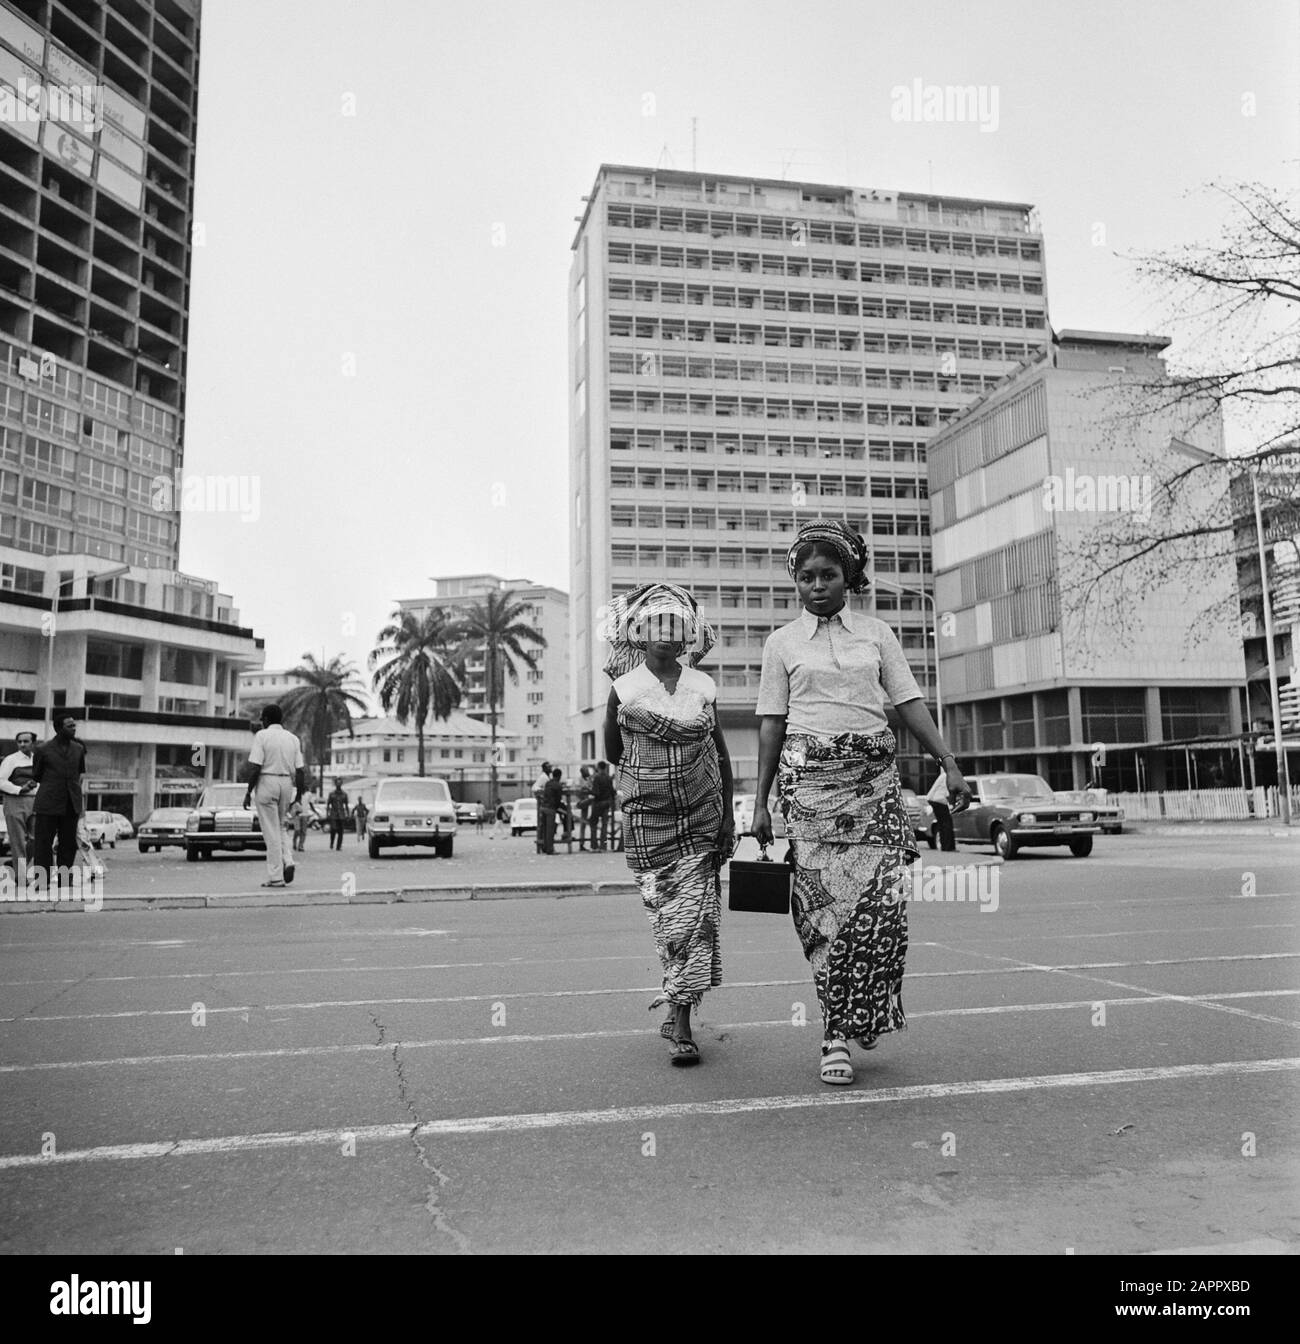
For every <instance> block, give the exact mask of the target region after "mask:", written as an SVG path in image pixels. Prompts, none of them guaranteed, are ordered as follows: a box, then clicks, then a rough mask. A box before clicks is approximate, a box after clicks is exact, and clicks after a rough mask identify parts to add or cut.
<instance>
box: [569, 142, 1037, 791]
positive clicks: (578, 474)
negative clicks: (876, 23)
mask: <svg viewBox="0 0 1300 1344" xmlns="http://www.w3.org/2000/svg"><path fill="white" fill-rule="evenodd" d="M585 200H586V206H585V209H584V212H583V214H582V216H581V219H580V221H579V228H578V232H577V236H576V238H575V240H574V243H573V263H572V269H571V283H570V311H569V331H570V342H569V345H570V361H569V374H570V387H569V391H570V395H571V398H572V403H571V405H572V410H571V416H570V424H571V433H570V476H571V482H572V487H571V488H572V499H571V510H570V538H571V542H570V553H571V556H572V576H573V577H572V585H571V588H572V593H571V600H572V633H571V648H572V664H573V677H572V681H573V687H574V702H573V712H574V715H575V729H576V731H577V732H578V734H579V749H580V751H581V753H582V755H583V757H584V759H590V758H592V757H597V756H599V755H601V754H602V752H603V744H602V742H601V737H600V725H601V721H602V718H603V712H604V705H605V701H606V698H607V696H608V689H609V685H608V682H607V681H606V680H605V678H604V677H603V676H602V674H601V671H600V665H601V662H602V661H603V658H602V653H603V645H602V643H601V641H600V633H601V631H600V622H601V608H602V605H603V604H605V603H606V602H608V600H609V597H610V595H611V594H612V593H615V592H620V591H626V590H628V589H630V588H632V587H634V586H635V585H636V584H637V583H641V582H645V581H647V580H649V579H661V578H662V579H668V580H675V581H678V582H681V583H682V584H683V585H685V586H687V587H689V588H690V590H691V591H692V592H693V593H694V594H695V596H696V597H697V598H698V599H699V601H700V603H701V605H702V607H703V609H704V611H705V613H706V614H707V615H708V616H709V618H710V619H711V620H712V621H713V622H714V623H715V625H716V627H717V630H718V635H719V639H718V644H717V647H716V649H715V651H714V653H713V654H712V655H711V657H710V660H709V662H708V664H707V670H708V671H709V672H710V673H711V674H712V675H713V677H714V678H715V680H716V681H717V682H718V683H719V707H720V719H721V722H722V724H723V726H724V728H726V729H727V732H728V740H729V743H730V745H731V748H732V752H733V756H734V763H735V766H736V773H737V778H738V784H739V787H742V788H743V787H746V786H748V787H751V788H752V786H753V781H754V778H755V774H756V762H757V726H756V720H755V719H754V717H753V711H754V705H755V701H756V697H757V689H758V679H759V669H760V664H761V658H762V647H763V641H764V639H765V638H766V637H767V635H768V634H769V633H771V631H772V630H773V629H775V628H776V627H777V626H779V625H783V624H785V623H786V622H788V621H789V620H791V619H792V618H793V616H794V615H795V612H796V609H797V608H796V605H795V601H794V594H793V587H792V585H791V583H790V581H789V578H788V577H787V575H786V570H785V556H786V551H787V549H788V547H789V544H790V542H791V540H792V537H793V533H794V531H795V529H796V528H797V526H798V524H799V523H800V522H801V521H804V520H807V519H810V518H815V517H818V516H821V515H831V516H838V517H841V518H846V517H847V518H848V519H849V520H850V521H852V522H853V523H854V524H855V525H856V526H857V527H858V528H859V529H860V530H861V531H862V533H863V534H864V536H866V537H867V539H868V541H869V542H870V544H871V546H872V550H873V561H872V570H873V573H874V575H875V576H876V577H877V578H878V580H879V581H880V582H879V585H878V587H877V588H876V590H875V591H874V593H873V597H874V610H875V612H876V614H878V615H879V616H881V618H882V619H884V620H886V621H887V622H888V623H889V624H890V625H892V626H893V627H894V629H895V630H896V632H897V633H898V634H899V637H900V639H901V641H902V644H903V647H904V648H905V650H906V651H907V653H908V656H909V660H910V662H911V663H912V665H913V667H914V670H915V672H916V675H917V678H918V681H920V683H921V684H922V686H923V688H926V689H927V690H929V689H931V688H932V687H933V651H932V647H931V645H932V641H931V640H930V638H929V628H930V620H929V616H928V610H927V604H928V590H929V583H928V579H927V577H926V575H927V573H928V571H929V535H928V534H929V506H928V501H927V498H926V472H925V444H926V440H927V439H928V438H929V436H930V435H931V434H932V433H934V431H935V430H936V428H938V427H939V426H940V425H942V424H944V423H945V422H946V421H947V420H948V419H950V418H951V417H952V416H954V415H956V414H957V413H958V412H959V411H960V409H961V408H962V406H964V405H965V404H966V403H967V402H969V401H970V400H971V399H972V397H974V396H976V395H978V394H980V393H981V392H983V391H984V390H985V389H986V388H989V387H991V386H993V385H994V384H996V383H997V382H998V380H999V379H1000V378H1001V377H1002V376H1003V375H1004V374H1005V373H1006V372H1007V371H1008V370H1010V369H1012V368H1014V367H1015V366H1016V365H1017V364H1018V363H1020V362H1021V361H1023V360H1025V359H1027V358H1029V357H1031V356H1032V355H1033V354H1034V353H1035V352H1036V351H1037V350H1038V349H1039V347H1040V346H1041V345H1042V344H1043V342H1044V341H1045V340H1046V337H1047V331H1048V327H1047V309H1046V297H1045V293H1044V289H1045V286H1044V266H1043V246H1042V239H1041V237H1040V235H1039V231H1038V227H1037V222H1036V219H1035V216H1034V212H1033V210H1032V209H1031V207H1030V206H1028V205H1024V204H1017V203H1011V202H999V201H981V200H959V199H954V198H949V197H940V196H929V195H921V194H915V193H906V192H891V191H870V190H854V189H851V188H848V187H842V186H825V185H821V184H816V183H809V182H787V181H773V180H768V179H761V178H749V177H737V176H728V175H718V174H708V173H687V172H676V171H672V172H664V171H651V170H649V169H645V168H631V167H619V166H611V165H608V164H607V165H603V166H602V167H601V169H600V171H599V172H598V173H597V176H596V181H595V184H594V186H593V187H592V190H591V193H590V195H589V196H587V197H586V198H585ZM855 600H856V599H855ZM930 698H931V700H932V699H933V697H932V695H931V696H930ZM901 746H902V748H903V752H904V755H906V752H907V750H908V749H909V744H908V743H907V742H904V743H902V744H901ZM900 764H903V765H904V773H905V775H906V774H907V773H908V768H907V766H906V763H905V761H902V760H901V761H900ZM917 764H918V765H919V762H918V763H917Z"/></svg>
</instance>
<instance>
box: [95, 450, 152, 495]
mask: <svg viewBox="0 0 1300 1344" xmlns="http://www.w3.org/2000/svg"><path fill="white" fill-rule="evenodd" d="M80 482H81V484H82V485H87V486H89V487H90V488H91V489H92V490H103V491H104V492H105V493H106V494H110V495H120V494H122V493H124V492H125V490H126V470H125V468H123V467H115V466H114V465H113V464H112V463H111V462H100V461H99V460H98V459H97V458H93V457H87V458H83V459H82V462H81V477H80ZM139 502H141V503H145V504H147V503H148V502H149V501H148V499H147V498H146V499H144V500H142V501H139Z"/></svg>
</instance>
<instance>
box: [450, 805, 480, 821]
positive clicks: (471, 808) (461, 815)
mask: <svg viewBox="0 0 1300 1344" xmlns="http://www.w3.org/2000/svg"><path fill="white" fill-rule="evenodd" d="M456 820H457V821H460V822H477V821H482V820H483V804H482V803H457V804H456Z"/></svg>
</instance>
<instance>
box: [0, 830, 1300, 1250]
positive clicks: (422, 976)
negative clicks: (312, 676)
mask: <svg viewBox="0 0 1300 1344" xmlns="http://www.w3.org/2000/svg"><path fill="white" fill-rule="evenodd" d="M482 843H483V844H484V845H487V844H488V843H489V842H487V841H483V842H482ZM513 843H514V845H515V846H516V850H517V852H518V854H519V860H518V862H517V863H514V864H511V863H510V862H508V861H504V860H500V859H492V858H484V859H483V860H482V863H483V864H489V863H492V864H496V863H505V864H506V866H507V868H511V867H513V870H514V871H515V872H516V873H518V874H520V876H518V878H517V879H516V880H528V878H527V874H528V873H537V872H541V871H548V872H549V871H551V869H550V865H564V866H570V865H571V866H573V867H576V866H577V864H578V863H579V862H584V863H591V864H608V865H609V869H610V871H609V873H608V876H610V877H613V876H619V875H622V874H623V873H624V872H625V869H623V867H622V859H621V856H617V857H616V858H610V857H605V858H601V857H600V856H593V857H591V858H589V859H588V858H587V857H586V856H583V857H582V858H581V859H580V858H579V857H578V856H574V857H573V858H559V857H557V858H555V859H533V858H532V856H531V844H530V843H529V842H527V841H525V840H520V841H515V842H513ZM118 853H119V855H120V858H121V864H120V867H121V869H122V870H125V869H126V868H127V866H128V864H132V865H137V864H138V865H139V866H140V872H141V873H142V874H147V873H148V872H149V871H150V868H151V867H152V871H153V873H154V875H155V876H161V875H162V872H163V865H161V864H159V863H158V856H144V857H141V856H138V855H132V854H127V853H124V852H122V851H119V852H118ZM320 853H321V854H322V855H324V849H323V842H322V848H321V850H320ZM961 857H962V858H963V859H964V860H969V858H970V857H973V856H967V855H963V856H961ZM108 859H109V862H110V864H112V863H113V860H114V855H113V854H112V853H110V854H109V855H108ZM308 859H309V861H311V859H312V856H311V855H310V854H309V855H308ZM1297 859H1300V845H1297V844H1296V843H1295V842H1292V841H1288V840H1270V839H1267V838H1262V839H1253V838H1246V837H1227V836H1224V837H1209V838H1206V837H1178V838H1165V837H1150V836H1146V837H1136V836H1124V837H1119V838H1116V839H1114V840H1111V841H1109V842H1107V841H1102V842H1100V843H1099V844H1098V847H1097V850H1096V851H1095V853H1094V855H1093V856H1092V857H1091V858H1090V859H1084V860H1079V859H1072V858H1070V857H1068V855H1065V854H1064V853H1057V852H1055V851H1046V852H1043V853H1039V854H1029V855H1026V856H1024V857H1021V858H1017V859H1016V860H1015V861H1014V862H1012V863H1010V864H1000V863H990V864H988V865H987V868H986V869H985V882H986V884H987V883H988V882H990V881H991V880H992V875H993V874H996V877H997V883H998V889H997V896H998V902H997V909H996V911H993V910H992V909H986V908H981V906H980V905H979V904H976V903H971V902H960V903H959V902H947V903H945V902H937V901H917V902H914V903H913V905H912V907H911V929H912V950H911V954H910V956H909V974H908V979H907V981H906V983H905V989H904V1002H905V1004H906V1005H907V1010H908V1014H909V1018H910V1027H909V1029H908V1030H907V1031H906V1032H904V1033H900V1034H898V1035H896V1036H893V1037H889V1038H886V1039H885V1040H884V1041H882V1043H881V1045H880V1047H879V1049H877V1050H876V1051H875V1052H873V1053H872V1054H871V1055H869V1056H864V1055H862V1054H860V1053H858V1052H856V1051H855V1067H857V1069H858V1081H857V1082H856V1083H855V1085H854V1086H853V1087H850V1088H829V1087H826V1086H824V1085H823V1084H821V1083H820V1082H819V1081H818V1078H817V1073H816V1068H817V1046H818V1041H819V1037H820V1031H819V1028H818V1026H817V1025H816V1004H815V999H814V996H813V994H812V991H811V985H810V983H809V980H808V975H807V966H806V963H805V962H804V960H803V958H802V956H801V954H800V952H799V949H798V945H797V942H796V940H795V937H794V934H793V931H792V930H791V928H790V926H789V924H788V922H787V921H786V920H784V919H781V918H779V917H774V916H763V915H742V914H730V915H728V916H726V917H725V919H724V924H723V964H724V974H725V978H726V984H725V985H724V987H723V988H721V989H720V990H717V991H715V992H714V993H712V994H710V995H709V996H708V998H707V999H706V1002H705V1008H704V1013H703V1021H702V1025H701V1027H700V1028H699V1029H698V1030H697V1038H698V1039H699V1041H700V1043H701V1049H702V1054H703V1059H704V1062H703V1064H702V1065H701V1066H700V1067H699V1068H695V1069H685V1070H679V1069H673V1068H672V1067H670V1066H669V1064H668V1058H667V1046H666V1043H664V1042H663V1041H661V1040H660V1038H659V1036H658V1035H657V1032H656V1030H655V1026H656V1023H657V1020H658V1015H657V1014H656V1015H655V1016H651V1015H650V1014H649V1013H648V1012H647V1011H646V1009H647V1005H648V1004H649V1001H650V999H651V998H652V997H653V995H654V993H655V991H656V988H657V982H658V975H657V963H656V960H655V957H654V952H653V948H652V945H651V941H650V936H649V930H648V927H647V926H646V923H645V919H644V915H643V914H642V912H641V910H640V907H639V904H638V902H637V900H636V898H635V897H634V896H627V895H610V894H607V895H602V896H588V897H578V898H572V899H567V900H552V899H519V900H494V901H484V902H469V901H447V902H437V901H434V902H428V903H423V904H418V905H361V906H348V905H331V906H322V907H320V908H316V909H313V908H311V907H309V906H307V907H302V906H299V907H289V908H280V909H277V908H271V909H224V910H206V909H199V910H155V911H140V912H115V913H111V914H110V913H100V914H90V913H75V914H72V913H57V914H41V913H30V914H25V915H15V916H7V917H5V918H3V919H2V920H0V1098H2V1100H0V1250H4V1251H7V1252H10V1253H13V1252H50V1251H57V1252H66V1253H91V1252H99V1253H121V1252H128V1251H131V1252H160V1253H172V1252H173V1251H175V1250H176V1249H177V1248H180V1249H182V1250H184V1252H185V1253H186V1254H203V1253H216V1252H234V1251H253V1252H259V1251H264V1252H281V1251H304V1252H367V1251H392V1252H411V1253H429V1252H437V1253H456V1252H471V1253H491V1252H500V1251H530V1252H543V1251H577V1252H585V1251H590V1252H596V1251H611V1250H613V1251H644V1252H671V1251H682V1252H689V1251H695V1252H705V1251H764V1252H796V1253H798V1252H815V1251H860V1252H875V1253H890V1252H927V1253H946V1252H956V1253H971V1252H973V1253H983V1252H1048V1253H1061V1254H1064V1253H1066V1252H1067V1251H1070V1250H1072V1251H1073V1252H1074V1253H1075V1254H1078V1255H1085V1254H1094V1253H1100V1252H1120V1253H1139V1252H1148V1251H1170V1250H1179V1249H1194V1248H1196V1249H1199V1248H1215V1249H1217V1250H1221V1251H1234V1250H1236V1251H1253V1252H1268V1251H1277V1252H1291V1251H1294V1250H1295V1249H1296V1248H1297V1246H1300V1226H1298V1223H1297V1216H1296V1197H1295V1196H1296V1179H1295V1178H1296V1169H1297V1168H1296V1157H1297V1152H1298V1151H1300V1145H1298V1144H1297V1132H1296V1131H1297V1120H1296V1116H1297V1107H1296V1100H1297V1096H1296V1092H1297V1089H1296V1077H1297V1075H1296V1069H1297V1067H1298V1066H1300V1048H1298V1042H1297V1030H1298V1029H1300V1002H1298V1000H1297V996H1298V995H1300V989H1297V988H1296V976H1295V968H1296V958H1297V955H1300V947H1298V946H1297V938H1296V930H1297V900H1298V898H1300V876H1298V873H1297ZM169 862H170V861H169ZM383 862H384V863H387V862H389V860H388V859H387V858H385V859H384V860H383ZM395 862H397V863H402V862H403V861H401V860H396V861H395ZM405 862H406V863H409V862H411V861H405ZM414 862H415V863H416V864H423V865H440V866H441V867H442V868H443V869H450V868H451V867H452V865H453V864H456V863H461V862H464V863H465V864H466V865H467V866H468V867H473V866H474V861H473V858H472V854H471V846H466V847H465V858H464V859H463V860H462V859H461V858H459V856H458V858H457V859H456V860H451V861H439V860H435V859H432V858H428V859H425V858H419V859H416V860H414ZM251 863H253V861H252V860H230V861H228V866H229V868H230V871H232V872H233V871H235V869H236V868H239V867H246V866H247V865H249V864H251ZM154 865H157V866H154ZM172 866H173V867H174V868H177V869H178V870H179V871H180V872H182V873H186V870H187V869H188V871H189V873H199V874H202V875H203V876H204V877H205V878H207V879H208V880H209V881H212V880H216V878H217V875H218V874H221V873H222V871H223V868H224V867H226V866H227V865H223V863H222V862H221V861H219V860H218V861H214V862H212V863H210V864H206V865H185V864H184V863H183V862H181V863H180V864H179V865H175V864H172ZM601 875H602V876H604V875H605V873H604V871H603V870H602V873H601ZM187 877H188V874H187ZM987 894H988V888H987V885H986V895H987ZM988 904H990V905H991V902H988ZM805 1017H806V1018H807V1021H808V1025H797V1024H798V1023H799V1022H800V1021H801V1020H802V1019H803V1018H805ZM43 1151H44V1155H43Z"/></svg>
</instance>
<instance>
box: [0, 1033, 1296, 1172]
mask: <svg viewBox="0 0 1300 1344" xmlns="http://www.w3.org/2000/svg"><path fill="white" fill-rule="evenodd" d="M1296 1069H1300V1059H1294V1058H1293V1059H1238V1060H1226V1061H1223V1062H1221V1063H1217V1064H1171V1065H1166V1066H1163V1067H1158V1068H1146V1069H1113V1070H1108V1071H1098V1072H1090V1073H1049V1074H1037V1075H1032V1076H1028V1077H1021V1078H981V1079H974V1080H971V1081H968V1082H953V1083H921V1084H917V1085H913V1086H911V1087H882V1088H879V1089H877V1090H875V1091H861V1092H851V1093H849V1094H848V1095H847V1096H846V1095H845V1094H843V1093H826V1092H816V1093H803V1094H799V1095H796V1096H785V1097H735V1098H730V1099H723V1100H719V1101H694V1102H677V1103H673V1104H667V1105H658V1106H611V1107H608V1108H606V1109H604V1110H598V1111H540V1112H531V1113H524V1114H514V1115H478V1116H470V1117H466V1118H462V1119H454V1120H430V1121H426V1122H425V1123H424V1124H421V1125H357V1126H355V1127H353V1128H347V1129H309V1130H298V1131H287V1132H280V1133H271V1134H230V1135H226V1136H224V1137H222V1138H216V1139H175V1140H171V1141H167V1142H162V1143H123V1144H113V1145H107V1146H104V1147H101V1148H82V1149H72V1150H70V1151H68V1152H63V1153H58V1154H56V1155H55V1156H53V1157H42V1156H40V1155H39V1154H34V1153H15V1154H12V1155H10V1156H7V1157H0V1170H13V1169H15V1168H24V1167H55V1166H59V1165H62V1164H67V1163H81V1162H112V1161H138V1160H141V1159H146V1158H151V1157H197V1156H206V1155H212V1154H221V1153H238V1152H254V1151H257V1150H264V1149H268V1148H308V1147H337V1146H338V1145H339V1144H341V1143H343V1142H345V1141H346V1140H347V1139H348V1138H355V1140H356V1142H357V1143H358V1144H362V1143H367V1142H370V1143H383V1142H393V1141H395V1140H409V1139H411V1138H413V1137H418V1138H432V1137H437V1136H439V1135H447V1134H503V1133H518V1132H522V1131H528V1130H539V1129H576V1128H579V1127H581V1126H586V1125H617V1124H641V1123H644V1122H645V1121H648V1120H675V1119H688V1118H691V1117H694V1116H715V1115H744V1114H759V1113H762V1112H764V1111H768V1112H772V1111H793V1110H816V1109H821V1108H823V1107H828V1106H871V1105H879V1104H884V1103H887V1102H916V1101H930V1100H935V1099H940V1098H943V1099H946V1098H950V1097H970V1096H998V1095H1004V1094H1007V1093H1012V1092H1032V1091H1043V1090H1056V1089H1059V1088H1075V1087H1113V1086H1116V1085H1123V1084H1130V1083H1159V1082H1174V1081H1179V1080H1182V1079H1191V1078H1225V1077H1238V1076H1242V1075H1249V1074H1267V1073H1282V1072H1293V1071H1295V1070H1296Z"/></svg>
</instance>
